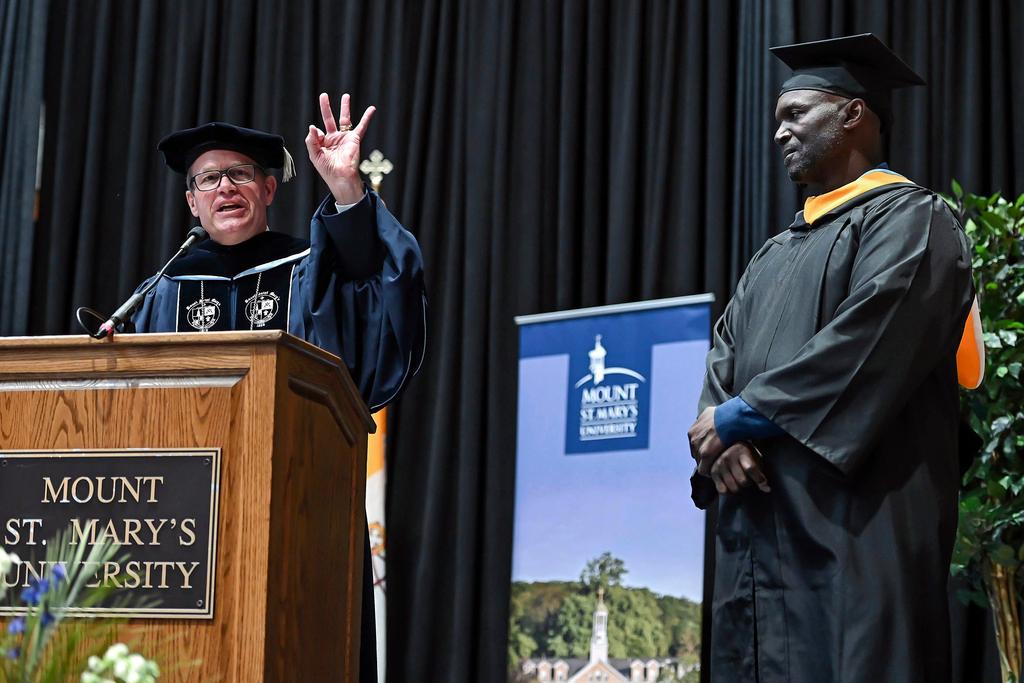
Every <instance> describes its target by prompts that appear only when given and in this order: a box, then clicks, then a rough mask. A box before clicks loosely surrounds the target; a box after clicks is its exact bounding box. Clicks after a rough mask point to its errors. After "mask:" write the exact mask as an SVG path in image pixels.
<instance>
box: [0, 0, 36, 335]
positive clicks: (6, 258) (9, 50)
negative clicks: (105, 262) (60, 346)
mask: <svg viewBox="0 0 1024 683" xmlns="http://www.w3.org/2000/svg"><path fill="white" fill-rule="evenodd" d="M47 6H48V0H40V1H39V2H32V3H28V2H12V1H10V0H0V178H2V179H3V181H2V182H0V244H3V245H4V248H3V249H2V250H0V335H9V334H12V333H15V332H24V330H25V329H26V326H27V323H28V311H29V304H30V302H29V300H28V298H27V296H26V294H27V293H28V292H27V291H26V289H25V283H27V282H29V279H30V278H31V267H32V248H33V234H34V231H35V208H36V192H35V185H36V169H37V167H38V164H37V163H36V159H37V156H38V150H39V117H40V109H41V107H42V101H43V98H42V94H43V61H44V54H45V52H44V51H45V47H46V17H47Z"/></svg>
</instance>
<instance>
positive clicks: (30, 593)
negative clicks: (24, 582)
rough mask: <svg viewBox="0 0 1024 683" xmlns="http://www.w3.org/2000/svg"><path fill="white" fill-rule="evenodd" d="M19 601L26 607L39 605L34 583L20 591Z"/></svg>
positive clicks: (37, 590)
mask: <svg viewBox="0 0 1024 683" xmlns="http://www.w3.org/2000/svg"><path fill="white" fill-rule="evenodd" d="M21 601H22V602H23V603H25V604H26V605H33V606H35V605H38V604H39V589H38V588H37V587H36V585H35V584H34V583H33V584H32V585H31V586H29V587H28V588H26V589H25V590H23V591H21Z"/></svg>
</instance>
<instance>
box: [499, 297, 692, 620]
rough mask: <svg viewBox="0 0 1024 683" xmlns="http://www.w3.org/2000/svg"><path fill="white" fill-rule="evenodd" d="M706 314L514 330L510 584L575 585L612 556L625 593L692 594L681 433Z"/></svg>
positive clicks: (638, 315)
mask: <svg viewBox="0 0 1024 683" xmlns="http://www.w3.org/2000/svg"><path fill="white" fill-rule="evenodd" d="M709 316H710V307H709V304H707V303H701V304H690V305H686V306H674V307H670V308H659V309H653V310H645V311H634V312H628V313H616V314H613V315H597V316H593V317H586V318H573V319H568V320H560V321H551V322H541V323H534V324H528V325H524V326H523V327H521V328H520V355H521V359H520V363H519V392H520V393H519V411H518V424H517V432H518V441H517V452H518V456H517V472H516V520H515V525H516V526H515V538H514V548H513V580H516V581H547V580H573V579H576V578H578V576H579V573H580V570H581V569H582V568H583V566H584V564H585V563H586V561H587V560H589V559H591V558H593V557H596V556H598V555H600V554H601V553H603V552H606V551H608V552H611V553H612V554H613V555H615V556H617V557H619V558H621V559H623V560H624V561H625V563H626V567H627V569H628V570H629V574H628V575H627V577H626V581H625V583H626V584H627V585H630V586H644V587H647V588H650V589H651V590H654V591H655V592H658V593H662V594H667V595H675V596H683V597H687V598H689V599H691V600H695V601H699V600H700V599H701V594H702V590H703V588H702V586H703V583H702V581H703V579H702V573H703V547H704V515H703V513H702V512H700V511H699V510H696V509H695V508H694V507H693V505H692V503H691V502H690V498H689V476H690V473H691V472H692V469H693V466H692V460H691V459H690V456H689V451H688V449H687V447H686V441H685V431H686V427H687V426H688V425H689V424H690V422H691V421H692V420H693V418H694V416H695V412H696V405H697V398H698V396H699V394H700V387H701V382H702V380H703V375H704V356H705V354H706V353H707V349H708V333H709V329H710V317H709ZM595 370H596V372H595ZM581 427H582V428H583V430H582V431H581Z"/></svg>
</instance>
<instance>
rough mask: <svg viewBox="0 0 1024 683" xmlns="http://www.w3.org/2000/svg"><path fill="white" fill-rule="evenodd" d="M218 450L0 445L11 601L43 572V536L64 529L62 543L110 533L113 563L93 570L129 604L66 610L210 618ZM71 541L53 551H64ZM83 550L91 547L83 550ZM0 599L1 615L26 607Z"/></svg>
mask: <svg viewBox="0 0 1024 683" xmlns="http://www.w3.org/2000/svg"><path fill="white" fill-rule="evenodd" d="M220 455H221V454H220V449H219V448H209V449H166V450H157V449H119V450H63V451H61V450H47V451H0V546H3V547H4V549H5V550H6V551H7V552H14V553H17V554H18V555H19V556H20V557H21V559H22V563H21V564H20V565H18V566H17V567H15V568H12V570H11V572H10V573H9V574H8V575H7V576H6V577H3V578H0V581H3V582H4V585H5V586H7V587H8V592H9V594H10V596H12V597H13V598H14V599H15V600H17V597H18V596H19V595H20V593H21V590H23V589H24V588H26V587H28V586H29V585H30V583H31V581H32V579H34V578H38V577H40V576H45V575H46V574H48V573H49V567H48V566H47V565H48V562H47V551H50V557H51V558H52V557H54V553H53V551H54V549H53V548H48V547H47V545H46V544H47V543H48V542H50V543H52V541H51V539H53V538H54V535H55V534H57V533H58V532H61V531H64V530H69V531H70V535H69V537H68V543H69V545H72V546H73V545H77V544H80V543H86V544H93V543H96V542H97V541H101V540H103V539H107V538H109V539H111V540H113V541H115V542H117V543H118V544H119V545H120V549H119V551H118V552H117V553H116V555H115V558H114V560H115V561H112V562H107V563H105V564H104V565H103V566H98V567H95V568H92V567H89V568H88V569H89V570H93V577H94V578H93V579H92V580H91V581H90V584H91V585H100V584H101V583H102V582H104V581H105V580H112V581H115V582H117V583H118V584H119V585H121V586H122V588H121V589H120V590H118V591H116V592H115V593H114V594H113V595H112V596H111V601H120V600H122V599H123V597H124V596H125V595H130V596H131V600H130V604H131V605H142V606H141V607H138V606H137V607H131V606H129V607H127V608H126V607H116V606H109V605H108V606H104V605H100V606H97V607H89V608H75V609H72V610H69V613H70V614H79V615H82V616H86V615H88V616H112V617H113V616H117V617H130V618H165V619H212V618H213V602H214V576H215V575H216V573H215V569H216V567H215V563H216V555H217V553H216V549H217V508H218V497H219V495H218V494H219V490H220ZM74 550H75V548H73V547H70V548H64V549H61V550H60V551H58V553H57V556H59V557H68V556H70V555H71V554H72V551H74ZM85 555H86V556H87V555H88V552H86V553H85ZM24 611H25V609H24V606H20V607H19V606H17V605H15V606H0V615H12V614H22V613H24Z"/></svg>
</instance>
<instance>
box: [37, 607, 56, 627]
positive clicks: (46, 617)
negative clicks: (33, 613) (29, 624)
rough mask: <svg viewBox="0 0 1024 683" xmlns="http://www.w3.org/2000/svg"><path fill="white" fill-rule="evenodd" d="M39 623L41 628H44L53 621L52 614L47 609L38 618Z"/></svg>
mask: <svg viewBox="0 0 1024 683" xmlns="http://www.w3.org/2000/svg"><path fill="white" fill-rule="evenodd" d="M39 623H40V624H42V626H43V628H46V627H47V626H49V625H50V624H52V623H53V615H52V614H50V612H49V611H46V612H43V616H41V617H40V618H39Z"/></svg>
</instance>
